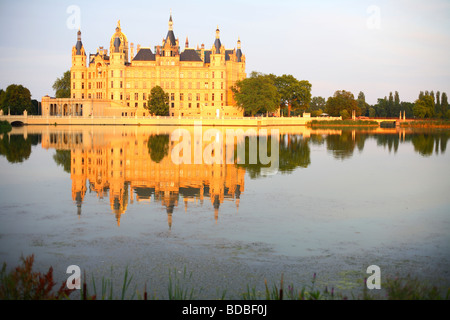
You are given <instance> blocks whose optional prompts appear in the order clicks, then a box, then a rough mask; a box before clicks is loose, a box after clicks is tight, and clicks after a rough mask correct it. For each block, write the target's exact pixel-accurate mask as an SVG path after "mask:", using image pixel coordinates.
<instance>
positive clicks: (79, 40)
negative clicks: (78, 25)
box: [75, 29, 83, 56]
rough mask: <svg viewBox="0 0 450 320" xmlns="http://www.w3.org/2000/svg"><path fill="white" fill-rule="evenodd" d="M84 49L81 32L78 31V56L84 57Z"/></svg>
mask: <svg viewBox="0 0 450 320" xmlns="http://www.w3.org/2000/svg"><path fill="white" fill-rule="evenodd" d="M82 48H83V43H82V42H81V30H80V29H78V32H77V44H76V45H75V49H76V50H77V52H76V55H77V56H80V55H82V53H81V49H82Z"/></svg>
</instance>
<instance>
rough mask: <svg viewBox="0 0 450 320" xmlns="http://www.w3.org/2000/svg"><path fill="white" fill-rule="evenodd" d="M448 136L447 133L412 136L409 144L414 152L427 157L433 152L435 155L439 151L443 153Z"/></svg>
mask: <svg viewBox="0 0 450 320" xmlns="http://www.w3.org/2000/svg"><path fill="white" fill-rule="evenodd" d="M449 135H450V133H449V132H440V133H438V134H430V133H421V134H414V135H412V137H411V142H412V144H413V146H414V150H415V151H416V152H418V153H420V154H421V155H422V156H425V157H428V156H431V155H432V154H433V150H434V151H435V153H436V154H439V151H440V152H441V153H445V150H446V149H447V141H448V138H449Z"/></svg>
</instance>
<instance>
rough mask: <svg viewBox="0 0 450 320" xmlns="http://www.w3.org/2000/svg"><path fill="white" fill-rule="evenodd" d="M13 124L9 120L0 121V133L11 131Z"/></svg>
mask: <svg viewBox="0 0 450 320" xmlns="http://www.w3.org/2000/svg"><path fill="white" fill-rule="evenodd" d="M11 129H12V126H11V125H10V124H9V122H8V121H0V133H7V132H9V131H11Z"/></svg>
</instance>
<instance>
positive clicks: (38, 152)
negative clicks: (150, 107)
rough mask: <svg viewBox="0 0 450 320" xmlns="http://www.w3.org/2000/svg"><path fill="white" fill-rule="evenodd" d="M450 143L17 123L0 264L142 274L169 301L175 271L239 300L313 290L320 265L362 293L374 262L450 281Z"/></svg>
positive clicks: (423, 134) (3, 191)
mask: <svg viewBox="0 0 450 320" xmlns="http://www.w3.org/2000/svg"><path fill="white" fill-rule="evenodd" d="M234 136H236V138H235V137H234ZM246 136H248V138H247V139H246V138H245V137H246ZM181 137H182V138H181ZM228 137H231V139H230V140H227V138H228ZM449 137H450V131H448V130H437V129H434V130H418V129H416V130H411V129H357V130H355V129H345V128H343V129H310V128H306V127H280V128H267V129H266V128H259V129H258V128H243V129H241V131H239V130H238V128H221V127H203V128H202V127H200V126H196V127H195V128H194V127H185V128H175V127H145V126H140V127H134V126H114V127H107V126H97V127H91V126H80V127H73V126H72V127H61V126H51V127H50V126H49V127H47V126H36V127H32V126H29V127H22V128H13V131H12V132H11V133H10V134H7V135H4V136H3V137H1V140H0V262H6V263H7V265H8V267H13V266H16V265H18V264H19V262H20V257H21V256H27V255H30V254H34V255H35V260H36V262H35V265H36V268H37V269H39V270H42V271H46V270H47V269H48V267H50V266H53V268H54V273H55V277H56V278H57V279H58V280H59V281H61V282H62V281H65V279H67V277H68V276H69V274H66V268H67V267H68V266H69V265H78V266H79V267H80V268H81V270H82V272H83V274H84V273H85V274H86V275H87V276H88V278H89V279H88V281H90V279H91V277H92V276H94V277H95V278H96V279H98V280H99V281H101V278H102V277H105V278H111V279H112V280H113V281H114V283H115V288H117V290H120V289H121V284H122V281H123V275H124V271H125V269H126V268H128V272H129V274H131V275H133V284H136V285H137V288H136V289H137V290H139V291H140V292H142V290H143V288H144V284H146V286H147V289H148V290H149V291H150V292H151V293H154V294H155V295H156V296H157V297H158V298H160V299H165V298H167V287H168V281H169V271H170V272H175V274H177V275H178V276H179V277H182V275H183V272H184V271H185V270H186V272H187V273H188V274H190V273H192V277H191V278H190V279H183V281H188V280H189V282H188V283H187V284H185V286H188V287H193V288H195V289H196V290H197V291H196V297H198V298H207V299H208V298H211V299H215V298H218V297H220V296H221V294H222V293H223V292H224V290H226V294H227V297H230V298H238V299H240V297H241V294H242V292H245V291H247V286H249V287H250V288H252V287H255V288H256V289H257V290H262V289H263V287H264V279H267V280H268V282H269V283H276V282H279V280H280V278H281V275H282V274H283V277H284V281H285V283H286V284H290V283H292V284H295V285H296V287H301V286H302V285H305V284H306V285H307V284H310V281H311V279H312V276H313V274H314V273H316V274H317V285H318V286H319V287H320V286H322V287H323V286H325V285H327V286H328V287H329V288H331V287H334V288H336V290H337V291H341V292H345V293H347V294H348V293H349V292H357V291H358V290H360V289H361V288H362V286H363V283H362V281H363V279H364V278H365V277H368V276H369V275H370V274H368V273H366V269H367V267H368V266H370V265H378V266H379V267H380V269H381V275H382V281H383V279H386V278H387V277H396V276H405V275H406V274H410V275H412V276H414V277H419V278H421V279H426V280H427V281H430V283H432V282H434V283H438V284H440V285H444V286H450V274H449V272H450V268H449V267H450V254H449V253H450V200H449V190H450V179H449V178H450V175H449V173H450V161H449V160H450V155H449V152H448V151H447V150H446V147H447V141H448V139H449ZM267 150H269V151H267ZM227 152H233V153H232V155H231V157H227V155H229V154H228V153H227ZM238 152H245V153H244V154H242V153H240V154H238ZM254 155H256V156H257V157H256V161H255V159H254V158H253V156H254ZM267 160H270V161H269V162H268V161H267ZM172 276H173V273H172ZM382 284H383V282H382Z"/></svg>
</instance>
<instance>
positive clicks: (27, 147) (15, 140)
mask: <svg viewBox="0 0 450 320" xmlns="http://www.w3.org/2000/svg"><path fill="white" fill-rule="evenodd" d="M35 140H36V139H31V138H27V139H25V138H24V136H23V135H9V136H8V135H6V134H5V135H3V138H2V139H1V140H0V154H1V155H2V156H4V157H6V159H7V160H8V162H10V163H20V162H24V161H25V160H27V159H28V158H29V157H30V155H31V145H32V142H35Z"/></svg>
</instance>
